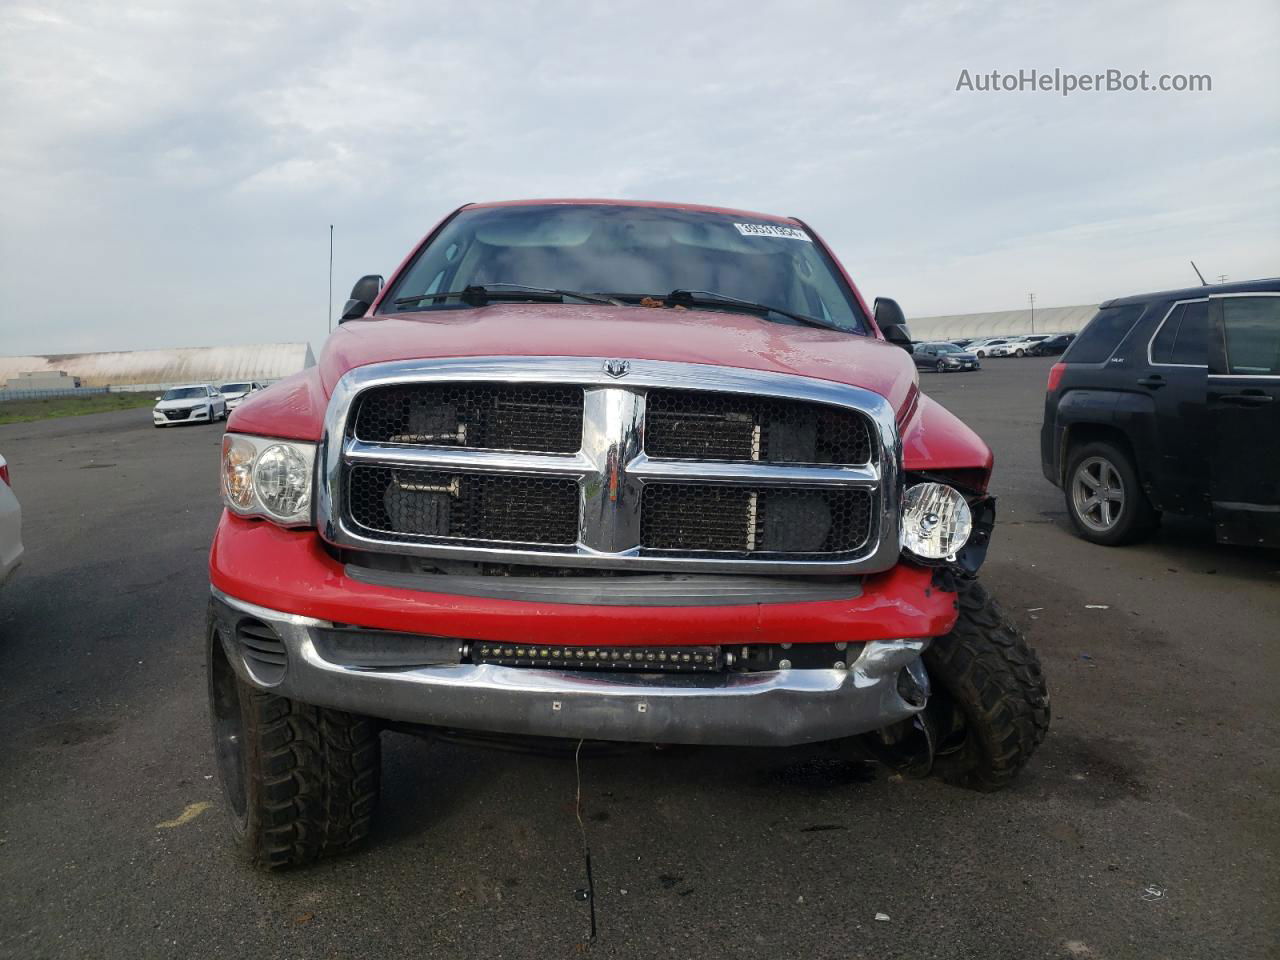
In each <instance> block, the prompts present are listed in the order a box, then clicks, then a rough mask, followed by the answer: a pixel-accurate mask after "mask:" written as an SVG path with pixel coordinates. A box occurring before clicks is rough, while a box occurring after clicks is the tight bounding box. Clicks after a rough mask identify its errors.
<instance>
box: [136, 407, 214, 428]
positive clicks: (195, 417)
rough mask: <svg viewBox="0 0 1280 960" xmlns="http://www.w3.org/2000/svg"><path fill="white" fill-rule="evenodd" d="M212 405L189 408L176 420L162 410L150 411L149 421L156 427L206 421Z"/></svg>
mask: <svg viewBox="0 0 1280 960" xmlns="http://www.w3.org/2000/svg"><path fill="white" fill-rule="evenodd" d="M212 409H213V408H212V407H200V408H199V409H198V410H191V411H189V412H188V413H187V415H186V416H185V417H179V418H178V419H176V420H170V419H169V417H168V416H166V415H165V413H164V411H163V410H152V411H151V422H152V423H154V424H155V425H156V426H157V427H168V426H175V427H176V426H181V425H182V424H184V423H197V422H198V423H207V422H208V421H209V417H210V415H211V411H212Z"/></svg>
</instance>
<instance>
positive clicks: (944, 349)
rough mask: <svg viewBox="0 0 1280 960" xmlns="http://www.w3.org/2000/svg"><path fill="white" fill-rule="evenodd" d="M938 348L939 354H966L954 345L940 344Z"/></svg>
mask: <svg viewBox="0 0 1280 960" xmlns="http://www.w3.org/2000/svg"><path fill="white" fill-rule="evenodd" d="M937 346H938V352H939V353H964V351H963V350H961V349H960V348H959V347H957V346H956V345H955V344H954V343H940V344H938V345H937Z"/></svg>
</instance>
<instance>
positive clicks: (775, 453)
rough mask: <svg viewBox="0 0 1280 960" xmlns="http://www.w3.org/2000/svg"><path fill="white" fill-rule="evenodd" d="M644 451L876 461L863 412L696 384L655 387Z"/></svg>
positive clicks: (671, 455) (692, 456) (673, 455)
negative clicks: (701, 388) (687, 387)
mask: <svg viewBox="0 0 1280 960" xmlns="http://www.w3.org/2000/svg"><path fill="white" fill-rule="evenodd" d="M644 443H645V452H646V453H648V454H649V456H651V457H662V458H668V459H680V460H699V459H701V460H759V461H764V462H768V463H832V464H841V465H848V466H854V465H861V464H866V463H870V462H871V458H872V447H871V432H870V430H869V428H868V424H867V420H866V418H865V417H863V416H862V415H861V414H858V413H855V412H853V411H850V410H843V409H840V408H837V407H829V406H825V405H823V404H818V403H807V402H805V401H801V400H779V399H774V398H772V397H758V396H749V395H740V394H733V393H710V392H704V391H699V390H651V391H649V395H648V399H647V401H646V414H645V440H644Z"/></svg>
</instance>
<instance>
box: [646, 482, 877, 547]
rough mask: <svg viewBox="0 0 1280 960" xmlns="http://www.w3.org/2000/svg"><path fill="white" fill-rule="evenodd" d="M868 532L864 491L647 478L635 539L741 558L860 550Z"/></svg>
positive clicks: (868, 504) (868, 500)
mask: <svg viewBox="0 0 1280 960" xmlns="http://www.w3.org/2000/svg"><path fill="white" fill-rule="evenodd" d="M870 534H871V494H870V493H869V492H868V491H866V490H806V489H804V488H798V487H782V488H778V487H774V488H768V487H764V488H761V487H738V486H734V487H728V486H712V485H706V484H686V483H649V484H646V485H645V488H644V499H643V502H642V504H641V507H640V545H641V546H642V547H648V548H651V549H654V550H677V551H678V550H694V551H698V550H705V551H716V552H731V553H737V554H741V555H742V556H744V557H749V556H752V555H758V556H761V555H766V554H769V555H775V556H778V555H781V556H788V557H792V558H795V557H800V556H805V557H808V556H821V555H827V554H841V553H848V552H850V551H852V550H857V549H858V548H859V547H861V546H862V545H863V544H864V543H866V541H867V538H868V537H869V536H870Z"/></svg>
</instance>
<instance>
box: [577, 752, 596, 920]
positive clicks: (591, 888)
mask: <svg viewBox="0 0 1280 960" xmlns="http://www.w3.org/2000/svg"><path fill="white" fill-rule="evenodd" d="M582 743H583V741H582V740H579V741H578V747H577V749H576V750H574V751H573V775H574V779H575V781H576V783H577V786H576V789H575V790H574V795H573V812H574V814H575V815H576V816H577V818H578V830H579V832H580V833H581V834H582V857H583V859H584V860H585V861H586V865H587V906H588V907H589V908H590V910H591V935H590V937H588V938H587V939H588V940H589V941H592V940H595V938H596V885H595V881H594V880H593V879H592V878H591V847H590V845H589V844H588V843H587V825H586V824H585V823H583V822H582V765H581V764H580V763H579V756H580V755H581V753H582Z"/></svg>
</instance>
